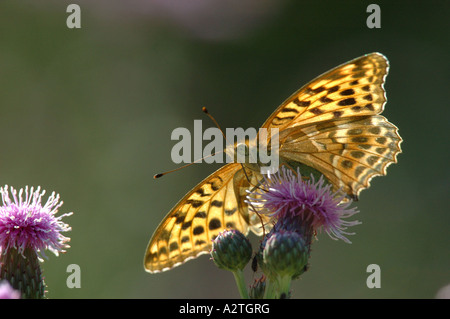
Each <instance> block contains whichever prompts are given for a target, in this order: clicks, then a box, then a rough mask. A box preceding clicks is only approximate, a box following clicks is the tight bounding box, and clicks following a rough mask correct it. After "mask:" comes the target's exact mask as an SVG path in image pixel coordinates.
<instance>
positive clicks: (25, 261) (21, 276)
mask: <svg viewBox="0 0 450 319" xmlns="http://www.w3.org/2000/svg"><path fill="white" fill-rule="evenodd" d="M0 278H1V279H6V280H7V281H8V282H9V283H10V284H11V286H12V287H13V288H14V289H17V290H19V291H20V292H21V294H22V298H25V299H42V298H45V283H44V278H43V276H42V271H41V267H40V264H39V260H38V256H37V254H36V252H35V251H34V250H33V249H31V248H25V249H24V251H23V253H19V252H18V251H17V249H14V248H11V249H9V250H8V252H7V253H6V254H5V253H2V254H1V255H0Z"/></svg>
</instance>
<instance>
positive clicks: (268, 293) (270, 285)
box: [263, 278, 277, 299]
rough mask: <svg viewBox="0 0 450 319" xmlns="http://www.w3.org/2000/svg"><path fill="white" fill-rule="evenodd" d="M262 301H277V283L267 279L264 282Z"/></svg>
mask: <svg viewBox="0 0 450 319" xmlns="http://www.w3.org/2000/svg"><path fill="white" fill-rule="evenodd" d="M263 299H277V283H276V281H273V280H271V279H269V278H267V281H266V290H265V291H264V297H263Z"/></svg>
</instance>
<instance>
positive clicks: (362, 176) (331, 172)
mask: <svg viewBox="0 0 450 319" xmlns="http://www.w3.org/2000/svg"><path fill="white" fill-rule="evenodd" d="M400 142H401V138H400V136H399V135H398V133H397V128H396V127H395V126H394V125H393V124H391V123H389V122H388V121H387V120H386V118H384V117H383V116H381V115H374V116H364V117H351V118H347V119H340V120H334V121H326V122H323V123H316V124H314V125H309V126H305V127H303V126H297V127H294V128H292V129H289V130H286V131H285V136H284V140H283V141H282V143H280V144H281V145H282V146H281V148H280V161H281V162H292V161H296V162H300V163H303V164H306V165H308V166H310V167H312V168H314V169H316V170H318V171H319V172H321V173H322V174H324V175H325V177H326V178H327V179H328V181H330V182H331V183H332V184H333V185H334V186H335V187H334V188H335V190H337V189H339V188H341V189H342V190H343V191H344V192H345V193H346V194H348V195H349V197H352V198H353V199H357V196H358V195H359V193H360V192H361V190H363V189H365V188H367V187H369V185H370V180H371V179H372V178H373V177H375V176H378V175H385V174H386V169H387V167H388V166H389V165H390V164H392V163H395V162H396V161H397V155H398V153H399V152H400Z"/></svg>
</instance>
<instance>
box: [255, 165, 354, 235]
mask: <svg viewBox="0 0 450 319" xmlns="http://www.w3.org/2000/svg"><path fill="white" fill-rule="evenodd" d="M264 179H265V181H264V183H263V184H262V185H261V187H260V188H259V189H257V190H256V191H255V192H253V193H250V194H249V195H248V196H247V197H248V200H249V202H251V203H252V204H253V206H254V207H255V208H256V209H257V210H258V213H260V214H261V213H262V214H268V215H270V216H274V217H275V218H276V220H278V222H279V223H280V222H281V223H284V224H285V225H288V224H291V221H293V220H296V221H298V222H300V223H301V224H302V226H301V227H302V228H304V227H307V228H309V229H310V230H311V231H312V232H317V231H320V230H324V231H325V232H326V233H327V234H328V235H329V236H330V237H331V238H332V239H335V240H337V239H342V240H343V241H345V242H347V243H351V242H350V241H349V240H348V239H347V238H346V237H345V235H353V234H354V233H348V232H345V230H346V229H347V227H349V226H354V225H358V224H360V222H359V221H347V220H344V219H346V218H348V217H351V216H353V215H354V214H356V213H358V211H357V209H356V208H349V206H350V204H351V201H348V202H343V201H342V200H343V199H344V198H345V196H344V195H343V194H342V193H341V192H339V191H338V192H333V191H332V190H331V185H330V184H327V185H326V184H325V180H324V178H323V176H321V177H320V179H319V180H318V181H317V182H316V181H315V179H314V177H313V176H312V175H311V178H310V179H309V180H306V181H304V180H303V179H302V176H301V174H300V172H299V170H298V169H297V173H294V171H292V170H290V169H286V168H285V167H284V166H283V167H282V169H280V170H279V171H278V172H277V173H276V174H273V175H269V176H268V177H267V178H266V177H265V178H264ZM276 226H277V225H276Z"/></svg>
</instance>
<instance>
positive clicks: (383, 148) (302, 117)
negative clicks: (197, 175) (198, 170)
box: [144, 53, 402, 273]
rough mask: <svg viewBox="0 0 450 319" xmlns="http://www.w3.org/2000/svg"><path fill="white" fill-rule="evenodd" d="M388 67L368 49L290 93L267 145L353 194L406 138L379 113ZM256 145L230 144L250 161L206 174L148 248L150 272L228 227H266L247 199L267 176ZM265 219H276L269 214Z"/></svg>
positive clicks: (194, 251)
mask: <svg viewBox="0 0 450 319" xmlns="http://www.w3.org/2000/svg"><path fill="white" fill-rule="evenodd" d="M388 69H389V66H388V61H387V59H386V58H385V57H384V56H383V55H382V54H380V53H371V54H367V55H364V56H362V57H360V58H357V59H354V60H352V61H349V62H347V63H345V64H342V65H340V66H338V67H336V68H334V69H332V70H330V71H328V72H326V73H324V74H322V75H321V76H319V77H317V78H316V79H314V80H313V81H311V82H310V83H308V84H306V85H305V86H303V87H302V88H300V89H299V90H298V91H297V92H295V93H294V94H293V95H291V96H290V97H289V98H288V99H287V100H286V101H285V102H283V103H282V104H281V105H280V106H279V107H278V108H277V109H276V110H275V112H274V113H272V115H271V116H270V117H269V118H268V119H267V121H266V122H265V123H264V124H263V125H262V128H264V129H268V130H271V129H277V130H278V134H277V135H276V137H277V138H278V144H279V147H278V148H277V149H275V148H270V149H269V151H270V152H276V155H278V157H279V164H280V165H289V166H290V167H292V168H294V169H296V168H297V167H299V168H300V172H301V173H302V175H304V176H310V174H313V175H315V176H317V177H319V176H320V175H324V176H325V178H326V179H327V181H328V182H329V183H331V184H332V185H333V188H334V189H335V190H337V189H341V190H342V191H343V192H344V193H346V194H347V195H348V197H350V198H353V199H357V198H358V195H359V194H360V192H361V191H362V190H363V189H366V188H368V187H369V186H370V181H371V179H372V178H373V177H375V176H377V175H386V169H387V167H388V166H389V165H390V164H392V163H395V162H397V155H398V154H399V153H400V152H401V148H400V143H401V142H402V139H401V137H400V136H399V135H398V129H397V127H395V125H393V124H391V123H390V122H388V120H387V119H386V118H385V117H383V116H381V115H379V114H380V113H381V112H382V111H383V109H384V104H385V102H386V96H385V91H384V87H383V85H384V81H385V78H386V75H387V72H388ZM256 142H258V141H256ZM268 142H269V141H268ZM254 143H255V142H249V141H246V142H245V144H244V145H241V146H240V148H239V147H238V146H237V144H235V145H234V147H233V148H227V149H226V150H225V151H226V152H227V154H228V153H231V151H233V152H234V154H232V157H231V158H234V159H235V160H236V159H237V157H235V156H236V155H237V154H241V155H242V156H243V158H244V159H245V160H244V161H241V162H240V163H237V162H233V163H228V164H226V165H224V166H223V167H222V168H220V169H219V170H217V171H216V172H214V173H213V174H211V175H210V176H208V177H207V178H206V179H204V180H203V181H202V182H200V183H199V184H198V185H197V186H195V187H194V188H193V189H192V190H191V191H190V192H189V193H188V194H186V196H184V197H183V198H182V199H181V200H180V202H179V203H178V204H177V205H175V207H174V208H173V209H172V210H171V211H170V212H169V214H168V215H167V216H166V217H165V218H164V220H163V221H162V222H161V224H160V225H159V226H158V228H157V229H156V231H155V233H154V234H153V236H152V239H151V240H150V242H149V245H148V247H147V252H146V255H145V259H144V267H145V269H146V270H147V271H148V272H151V273H156V272H160V271H165V270H168V269H171V268H173V267H175V266H177V265H180V264H182V263H184V262H186V261H187V260H189V259H192V258H195V257H197V256H199V255H201V254H205V253H208V252H209V250H210V248H211V241H212V239H214V238H215V237H216V236H217V235H218V233H219V232H221V231H223V230H224V229H229V228H232V229H237V230H239V231H240V232H242V233H243V234H247V233H248V232H249V231H252V232H254V233H256V234H261V233H262V224H261V219H260V216H257V215H256V214H255V213H254V212H253V211H252V210H249V209H248V206H247V203H246V202H245V198H246V195H247V191H248V190H251V189H252V188H253V187H255V185H258V183H259V182H260V181H261V179H262V178H263V177H262V175H261V170H260V169H261V166H262V163H261V162H259V161H258V160H257V159H255V158H254V155H253V157H252V156H250V155H251V152H249V150H251V149H252V147H253V146H254ZM267 144H268V145H270V143H267ZM256 154H257V155H259V154H258V153H256ZM257 157H258V156H257ZM262 222H263V223H266V224H267V223H269V224H270V219H269V218H268V217H264V220H262Z"/></svg>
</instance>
